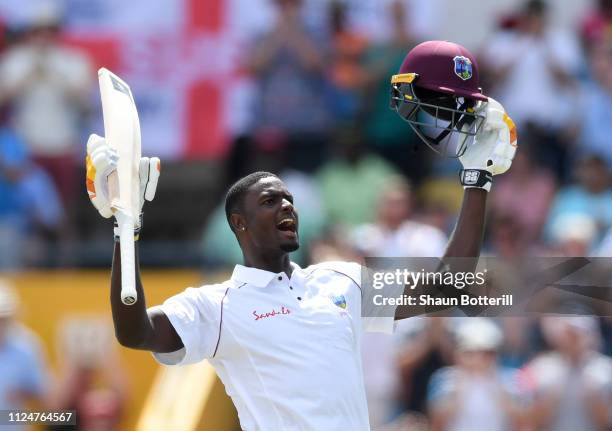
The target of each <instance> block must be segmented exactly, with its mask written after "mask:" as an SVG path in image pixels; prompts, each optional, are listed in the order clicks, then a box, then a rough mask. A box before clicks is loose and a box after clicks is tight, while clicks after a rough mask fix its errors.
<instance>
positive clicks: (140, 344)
mask: <svg viewBox="0 0 612 431" xmlns="http://www.w3.org/2000/svg"><path fill="white" fill-rule="evenodd" d="M134 247H135V250H134V252H135V262H136V268H135V273H136V293H137V295H138V301H136V303H135V304H132V305H125V304H123V302H121V251H120V247H119V243H118V242H117V243H115V249H114V253H113V267H112V273H111V308H112V313H113V324H114V325H115V336H116V337H117V340H118V341H119V343H120V344H121V345H122V346H125V347H131V348H133V349H144V350H150V347H151V346H149V344H150V343H149V340H151V338H152V334H153V327H152V326H151V321H150V320H149V316H148V315H147V308H146V302H145V296H144V290H143V288H142V282H141V280H140V265H139V261H138V243H137V242H136V243H135V244H134Z"/></svg>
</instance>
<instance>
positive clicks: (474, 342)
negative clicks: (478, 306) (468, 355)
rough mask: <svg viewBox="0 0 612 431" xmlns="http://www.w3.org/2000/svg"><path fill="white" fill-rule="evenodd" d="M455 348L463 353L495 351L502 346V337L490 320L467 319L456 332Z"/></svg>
mask: <svg viewBox="0 0 612 431" xmlns="http://www.w3.org/2000/svg"><path fill="white" fill-rule="evenodd" d="M455 335H456V340H457V348H458V349H459V350H461V351H464V352H469V351H478V350H497V349H499V347H500V346H501V344H502V340H503V335H502V332H501V330H500V329H499V328H498V327H497V325H496V324H495V323H493V321H492V320H491V319H486V318H484V317H468V318H466V319H465V320H464V321H463V322H462V323H461V324H460V325H459V327H458V328H457V330H456V333H455Z"/></svg>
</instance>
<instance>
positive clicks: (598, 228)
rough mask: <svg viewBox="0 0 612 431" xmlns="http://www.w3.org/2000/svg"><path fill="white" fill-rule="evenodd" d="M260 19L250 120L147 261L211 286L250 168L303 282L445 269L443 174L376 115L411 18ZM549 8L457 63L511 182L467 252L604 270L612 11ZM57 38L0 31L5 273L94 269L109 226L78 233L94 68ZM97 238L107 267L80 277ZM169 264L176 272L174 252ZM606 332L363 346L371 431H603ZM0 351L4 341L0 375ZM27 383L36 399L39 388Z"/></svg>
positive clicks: (507, 329)
mask: <svg viewBox="0 0 612 431" xmlns="http://www.w3.org/2000/svg"><path fill="white" fill-rule="evenodd" d="M270 2H272V3H273V5H274V7H275V8H276V22H275V24H274V25H273V28H272V29H271V30H269V31H266V32H264V33H263V34H260V35H258V36H257V37H255V38H253V40H252V41H251V44H250V47H249V49H248V52H246V53H245V54H244V55H243V58H244V64H243V65H242V67H243V68H244V70H245V71H246V72H247V73H248V74H250V76H251V78H252V80H253V83H254V85H255V88H256V92H255V97H253V98H252V99H250V100H251V106H250V110H251V112H252V115H251V116H250V118H252V124H249V125H247V126H246V127H244V128H243V130H242V131H241V133H240V135H237V136H234V137H233V141H232V144H231V151H230V154H229V155H228V156H227V158H225V159H224V160H219V161H217V162H215V163H216V165H217V167H218V169H219V172H220V175H219V178H218V181H219V184H218V187H216V188H215V190H217V193H212V194H209V195H207V196H202V194H201V192H200V193H198V190H197V186H196V190H195V192H193V193H191V194H190V195H189V197H187V195H186V197H185V201H186V204H185V205H183V206H181V209H180V210H179V209H178V208H177V209H176V211H175V212H174V215H173V218H171V219H168V220H164V221H165V224H164V225H158V226H153V227H151V228H147V224H146V223H147V216H145V231H144V235H143V240H142V242H143V244H142V245H143V250H145V252H146V253H145V254H144V256H143V259H142V260H143V262H144V263H145V264H146V263H149V264H151V265H164V266H181V265H183V264H184V263H185V261H187V262H190V263H193V264H196V265H201V266H203V267H205V268H207V269H208V268H224V269H226V268H230V267H231V266H233V265H234V264H235V263H237V262H240V261H241V259H242V256H241V252H240V249H239V248H238V245H237V243H236V241H235V240H234V236H233V234H232V233H231V231H230V229H229V227H228V226H227V222H226V220H225V215H224V211H223V204H222V201H223V193H224V191H225V189H226V187H227V186H228V185H229V184H230V183H231V182H232V181H234V180H236V179H237V178H239V177H241V176H242V175H245V174H247V173H250V172H253V171H256V170H268V171H272V172H275V173H278V174H279V176H280V177H281V178H282V179H283V180H284V181H285V183H286V184H287V186H288V188H289V189H290V190H291V191H292V193H293V195H294V196H295V203H296V206H297V209H298V211H299V213H300V236H301V243H302V247H301V249H300V250H299V251H298V252H296V253H295V255H294V256H293V259H295V260H296V261H297V262H299V263H300V264H304V265H305V264H308V263H312V262H319V261H322V260H328V259H343V260H345V259H347V260H361V259H362V258H363V257H364V256H432V257H435V256H440V255H441V254H442V253H443V250H444V247H445V244H446V241H447V239H448V236H449V234H450V230H451V229H452V226H453V224H454V221H455V217H456V214H457V212H458V209H459V206H460V203H461V196H462V189H461V187H460V186H459V184H458V178H457V172H458V169H459V162H458V161H457V160H452V159H449V160H446V159H439V158H436V157H434V156H433V154H432V153H431V152H430V151H429V150H428V149H427V148H425V147H424V146H423V145H420V144H419V141H418V140H417V138H416V137H415V135H414V134H413V132H412V131H411V129H410V127H409V126H408V124H407V123H404V122H403V121H402V120H401V119H400V118H399V117H397V115H396V114H395V113H394V112H392V111H391V110H390V109H389V85H388V84H389V77H390V76H391V75H392V74H394V73H396V71H397V70H398V69H399V65H400V64H401V61H402V59H403V57H404V56H405V54H406V53H407V52H408V51H409V50H410V49H411V48H412V47H413V46H415V45H416V44H418V43H419V42H420V41H421V39H422V32H421V31H418V32H417V31H414V29H413V28H412V26H411V25H410V24H409V23H410V22H411V20H410V16H411V14H413V13H414V12H415V11H414V10H412V9H411V8H410V7H409V4H413V3H411V2H407V1H402V0H386V1H377V2H376V8H377V10H378V12H379V14H378V15H376V14H373V15H370V16H372V17H375V18H376V20H373V21H372V22H368V21H365V20H362V21H359V20H357V22H359V24H360V25H354V23H355V19H352V20H351V19H349V17H351V14H352V13H353V12H354V9H355V8H356V5H355V3H356V2H354V1H348V0H347V1H340V0H338V1H336V0H330V1H329V2H328V7H327V8H326V13H325V15H324V20H322V21H321V20H319V21H318V22H317V25H316V27H313V26H312V25H311V24H312V23H311V22H309V21H308V20H306V19H304V14H303V13H302V11H303V8H304V7H306V6H307V3H308V2H309V0H270ZM554 7H555V6H554V2H552V1H550V2H545V1H540V0H529V1H526V2H521V3H520V4H519V5H518V6H517V7H515V8H514V9H511V10H508V11H506V13H504V14H502V15H500V16H499V17H498V21H497V22H496V25H495V26H494V27H495V29H494V31H493V33H492V34H490V35H489V36H488V37H487V38H486V39H485V40H483V41H482V43H481V45H480V46H479V47H478V48H477V49H474V52H475V54H476V57H477V58H478V61H479V66H480V71H481V77H482V79H483V82H482V86H483V89H484V92H485V93H486V94H487V95H490V96H492V97H494V98H496V99H497V100H499V101H500V102H501V103H502V104H503V105H504V106H505V108H506V109H507V111H508V112H509V113H510V115H511V116H512V118H513V119H514V120H515V122H516V124H517V126H518V130H519V132H518V136H519V151H518V152H517V155H516V158H515V160H514V163H513V166H512V168H511V170H510V171H509V172H508V173H507V174H505V175H503V176H502V177H498V178H496V179H495V182H494V185H493V189H492V193H491V196H490V199H489V214H488V222H487V232H486V235H485V247H484V254H486V255H490V256H498V257H502V258H504V259H507V260H509V261H512V260H515V259H516V261H518V260H519V259H520V258H523V257H526V256H598V257H606V256H612V188H611V183H610V172H611V169H612V1H610V0H599V1H597V2H594V4H593V8H592V10H590V11H589V12H588V13H587V14H586V15H584V16H576V17H575V23H574V24H575V26H574V29H573V31H568V30H567V29H565V28H561V27H559V28H557V27H556V26H555V25H554V24H553V21H552V20H551V19H550V16H551V8H554ZM353 18H354V17H353ZM61 32H62V27H61V20H60V19H59V17H58V16H57V14H55V13H53V11H49V13H48V14H45V13H41V14H40V15H38V16H37V19H36V20H34V21H33V22H31V23H29V24H28V26H26V27H20V28H12V27H11V26H10V23H6V27H5V28H4V35H5V37H4V39H3V45H2V48H1V49H2V52H1V55H0V269H8V270H10V269H21V268H31V267H53V266H84V265H100V266H108V263H109V253H110V251H109V250H110V243H111V241H112V239H111V234H110V228H109V226H107V225H104V226H102V225H101V224H100V225H95V226H93V228H95V229H98V228H99V227H100V226H102V228H103V230H102V229H99V230H100V231H101V232H102V234H100V235H93V234H92V232H91V229H93V228H92V224H91V222H87V221H84V219H94V218H96V217H97V215H96V214H95V212H94V211H93V210H91V211H89V203H88V202H87V198H86V197H85V196H86V195H85V191H84V190H85V188H84V167H83V166H82V156H83V147H84V139H85V137H86V133H87V130H86V127H87V125H88V121H87V118H88V116H89V115H90V114H91V112H92V110H93V108H92V107H93V105H94V99H95V97H96V95H95V94H93V91H94V90H95V85H96V82H95V79H94V78H95V73H94V69H93V66H92V63H91V59H89V58H88V57H87V56H86V55H85V54H84V53H82V52H79V51H76V50H74V49H72V48H67V47H65V46H64V45H63V44H62V43H61ZM428 36H429V37H431V38H435V37H436V34H435V32H433V33H432V34H430V35H428ZM92 94H93V96H92ZM204 120H205V119H203V121H204ZM190 166H191V165H190ZM183 168H184V166H183V165H181V163H180V162H179V163H178V164H177V166H176V170H177V171H181V170H182V169H183ZM165 181H167V182H170V181H172V180H171V178H170V177H169V176H168V177H167V180H166V179H165V177H164V172H162V176H161V181H160V191H162V192H163V187H164V182H165ZM179 197H180V196H179ZM194 198H197V199H199V200H206V201H207V202H208V203H209V205H208V207H209V208H211V210H210V211H207V212H206V214H197V221H196V223H197V225H196V226H195V227H194V229H191V230H186V229H181V228H180V227H181V225H183V224H185V223H187V222H186V221H185V220H186V217H187V214H188V213H190V212H191V210H190V207H189V202H190V201H189V200H190V199H192V200H193V199H194ZM165 204H166V203H165V202H164V200H163V198H161V199H160V201H155V202H154V203H153V204H152V205H151V204H150V205H149V207H150V208H149V207H145V212H147V213H149V211H150V212H151V213H152V217H155V211H156V210H155V207H156V206H158V207H163V206H164V205H165ZM192 205H195V204H192ZM83 208H85V209H84V210H83ZM82 214H85V217H81V216H80V215H82ZM95 229H94V230H95ZM160 232H163V234H162V233H160ZM185 232H190V234H193V232H199V233H200V235H201V239H200V238H194V237H193V236H188V235H187V234H185ZM104 235H106V236H104ZM162 235H165V236H162ZM147 238H149V239H150V240H151V241H150V242H149V243H147ZM95 241H101V244H102V245H103V246H104V247H106V252H104V253H101V254H97V255H95V256H94V258H93V259H91V258H90V259H85V258H86V257H91V255H90V254H88V252H87V251H88V250H90V249H91V247H92V244H93V243H95ZM194 242H196V243H197V244H196V246H195V247H191V246H192V245H193V243H194ZM177 244H178V245H177ZM173 246H176V247H177V248H180V247H183V250H184V249H185V247H187V249H188V250H190V252H189V253H190V254H189V256H187V257H185V253H182V254H175V255H173V254H172V253H171V252H169V251H168V250H175V249H174V248H172V247H173ZM189 247H191V248H189ZM160 256H161V257H160ZM583 314H588V312H586V313H583ZM611 325H612V322H611V321H610V319H609V318H608V319H597V318H594V317H589V316H587V315H584V316H573V317H548V318H544V319H526V318H525V319H504V320H499V321H492V320H487V319H470V320H465V321H463V320H461V319H455V318H445V319H442V318H425V317H424V318H418V319H410V320H408V321H406V322H405V323H403V324H401V325H399V328H398V332H397V334H395V335H394V336H393V337H381V336H376V337H371V338H370V337H369V336H368V337H366V339H365V340H364V368H365V372H366V385H367V389H368V395H369V403H370V410H371V416H372V425H373V429H375V430H402V431H408V430H421V429H432V430H457V431H459V430H468V429H469V430H487V431H489V430H508V429H520V430H522V429H525V430H543V429H550V430H560V431H565V430H567V431H570V430H585V431H590V430H605V429H610V427H612V419H611V417H612V413H611V411H610V405H612V365H611V363H612V362H611V361H612V360H611V359H610V357H609V355H610V354H611V353H612V338H611V337H612V332H611ZM7 342H8V343H10V338H9V341H6V339H5V341H2V340H0V361H2V360H5V359H3V358H5V357H4V356H2V355H3V354H4V353H3V352H5V351H6V349H7V348H6V347H3V346H6V343H7ZM3 343H5V344H3ZM3 349H5V350H3ZM15 354H17V353H15ZM28 355H30V356H31V355H32V354H31V353H28ZM605 355H608V356H605ZM24 364H25V362H24ZM3 370H4V368H3V367H2V366H0V374H1V373H2V372H3ZM67 378H69V377H67ZM2 381H3V380H2V379H0V382H2ZM22 385H23V388H25V389H27V390H28V391H30V392H34V393H38V391H39V389H38V388H39V386H40V382H38V381H24V382H23V383H22ZM20 388H21V386H20ZM2 390H3V388H2V384H1V383H0V400H3V398H2V397H3V394H2V393H1V391H2ZM19 390H20V391H21V389H19ZM66 397H68V398H66V399H69V396H68V395H66ZM389 424H390V425H389ZM428 427H429V428H428Z"/></svg>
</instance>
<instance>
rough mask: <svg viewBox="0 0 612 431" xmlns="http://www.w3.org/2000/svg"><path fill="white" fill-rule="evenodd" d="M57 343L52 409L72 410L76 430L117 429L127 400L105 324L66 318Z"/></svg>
mask: <svg viewBox="0 0 612 431" xmlns="http://www.w3.org/2000/svg"><path fill="white" fill-rule="evenodd" d="M58 341H59V343H58V347H59V352H58V353H59V355H60V361H59V363H60V364H61V366H62V369H61V371H60V381H59V384H58V386H57V389H56V391H55V393H54V397H53V408H54V409H57V410H76V418H77V430H79V431H117V430H119V425H120V420H121V417H122V415H123V413H124V411H125V403H126V401H127V387H126V375H125V374H124V373H123V371H122V367H121V363H120V361H119V355H118V352H117V349H116V348H115V346H116V343H114V341H113V339H112V330H111V329H110V327H109V325H108V323H107V322H105V321H104V320H100V319H98V318H96V317H86V318H70V319H68V320H66V321H65V322H63V324H62V326H61V328H60V331H59V340H58ZM51 429H52V430H53V431H61V430H63V429H74V428H73V427H64V426H57V427H51Z"/></svg>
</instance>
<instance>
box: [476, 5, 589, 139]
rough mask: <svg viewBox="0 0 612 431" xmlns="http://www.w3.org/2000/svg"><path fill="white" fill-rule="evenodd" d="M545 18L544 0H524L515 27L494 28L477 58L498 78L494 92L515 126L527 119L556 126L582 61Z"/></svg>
mask: <svg viewBox="0 0 612 431" xmlns="http://www.w3.org/2000/svg"><path fill="white" fill-rule="evenodd" d="M548 19H549V17H548V5H547V4H546V2H545V1H542V0H528V1H527V2H526V3H524V6H523V9H522V11H521V13H520V14H519V17H518V20H517V26H516V28H514V29H510V30H503V31H500V32H498V33H497V34H495V35H494V36H493V37H492V38H491V39H490V41H489V42H488V44H487V45H486V46H485V48H484V53H483V54H484V55H483V57H482V59H483V60H482V62H483V63H484V64H485V65H486V68H487V70H488V71H489V72H490V73H492V74H493V77H492V78H493V79H492V81H491V82H494V83H499V85H498V87H497V88H495V89H494V94H493V96H494V97H495V98H496V99H498V100H499V101H500V102H501V103H502V104H503V105H504V107H505V108H506V110H507V111H508V112H511V113H512V118H513V120H514V121H515V122H516V124H517V125H518V126H519V128H520V127H521V126H524V125H525V123H527V122H528V121H531V122H533V123H534V124H537V125H538V126H541V127H544V128H545V127H553V128H561V127H562V126H563V124H564V122H565V121H567V120H568V119H570V115H572V114H573V109H571V108H572V107H573V104H572V101H571V98H569V97H568V89H569V88H571V84H572V83H573V78H572V77H573V75H574V74H576V73H577V72H578V71H579V68H580V66H581V54H580V48H579V46H578V44H577V43H576V40H575V39H574V38H573V36H572V35H570V34H566V33H563V32H562V31H560V30H559V29H556V28H552V27H551V26H550V25H549V23H548ZM527 78H528V79H527Z"/></svg>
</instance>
